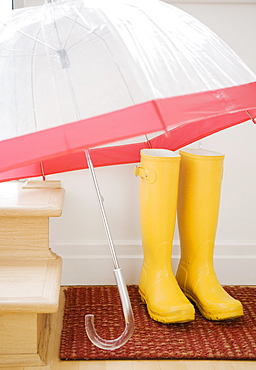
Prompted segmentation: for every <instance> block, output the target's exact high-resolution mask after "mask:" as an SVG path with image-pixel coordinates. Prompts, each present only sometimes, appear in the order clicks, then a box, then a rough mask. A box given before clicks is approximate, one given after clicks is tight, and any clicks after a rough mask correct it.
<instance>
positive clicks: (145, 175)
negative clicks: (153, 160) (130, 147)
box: [134, 166, 156, 184]
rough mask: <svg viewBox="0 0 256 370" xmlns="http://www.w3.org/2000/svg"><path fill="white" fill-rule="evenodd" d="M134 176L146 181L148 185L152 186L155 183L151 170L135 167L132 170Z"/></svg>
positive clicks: (154, 173) (154, 176)
mask: <svg viewBox="0 0 256 370" xmlns="http://www.w3.org/2000/svg"><path fill="white" fill-rule="evenodd" d="M134 175H135V176H140V177H141V178H142V179H145V180H147V182H148V183H149V184H153V183H154V182H155V181H156V172H155V171H154V170H153V169H152V168H150V169H145V168H143V167H138V166H136V167H135V169H134Z"/></svg>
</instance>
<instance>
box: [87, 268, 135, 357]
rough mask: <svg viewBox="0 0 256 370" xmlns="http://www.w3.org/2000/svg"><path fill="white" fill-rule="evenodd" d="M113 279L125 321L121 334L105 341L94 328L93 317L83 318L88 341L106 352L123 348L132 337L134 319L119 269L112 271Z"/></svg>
mask: <svg viewBox="0 0 256 370" xmlns="http://www.w3.org/2000/svg"><path fill="white" fill-rule="evenodd" d="M113 271H114V274H115V279H116V283H117V287H118V291H119V295H120V298H121V303H122V309H123V314H124V319H125V329H124V331H123V333H122V334H121V335H120V336H119V337H118V338H116V339H112V340H107V339H103V338H101V337H100V336H99V335H98V334H97V332H96V330H95V326H94V315H86V316H85V330H86V333H87V335H88V337H89V339H90V341H91V342H92V343H93V344H95V345H96V346H97V347H99V348H102V349H106V350H113V349H117V348H120V347H121V346H123V345H124V344H125V343H126V342H127V341H128V340H129V339H130V338H131V336H132V334H133V332H134V317H133V312H132V307H131V303H130V298H129V295H128V291H127V288H126V285H125V282H124V279H123V275H122V272H121V268H117V269H114V270H113Z"/></svg>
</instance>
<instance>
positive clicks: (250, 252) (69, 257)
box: [51, 241, 256, 285]
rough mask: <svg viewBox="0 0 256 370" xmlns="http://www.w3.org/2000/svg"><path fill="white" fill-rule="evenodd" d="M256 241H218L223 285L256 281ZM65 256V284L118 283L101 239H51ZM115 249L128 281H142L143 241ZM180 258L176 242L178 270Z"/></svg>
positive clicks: (217, 265)
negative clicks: (83, 240)
mask: <svg viewBox="0 0 256 370" xmlns="http://www.w3.org/2000/svg"><path fill="white" fill-rule="evenodd" d="M255 247H256V242H255V243H254V242H237V241H236V242H230V243H229V242H228V243H227V242H225V243H224V242H221V243H217V244H216V247H215V253H214V263H215V270H216V273H217V276H218V279H219V281H220V282H221V284H223V285H256V268H255V267H256V248H255ZM51 248H52V250H53V251H54V252H55V253H57V254H58V255H60V256H61V257H62V259H63V273H62V280H61V284H62V285H112V284H115V279H114V275H113V268H114V266H113V263H112V259H111V255H110V252H109V248H108V246H107V245H105V244H103V243H102V242H101V241H99V242H97V241H93V242H86V243H85V242H80V241H75V242H71V241H69V242H51ZM115 249H116V253H117V257H118V262H119V265H120V267H121V269H122V271H123V275H124V278H125V282H126V284H128V285H130V284H138V281H139V275H140V269H141V265H142V260H143V255H142V248H141V243H140V242H139V241H122V242H120V241H118V242H116V243H115ZM179 259H180V253H179V245H178V243H174V245H173V256H172V264H173V271H174V273H175V271H176V269H177V266H178V262H179Z"/></svg>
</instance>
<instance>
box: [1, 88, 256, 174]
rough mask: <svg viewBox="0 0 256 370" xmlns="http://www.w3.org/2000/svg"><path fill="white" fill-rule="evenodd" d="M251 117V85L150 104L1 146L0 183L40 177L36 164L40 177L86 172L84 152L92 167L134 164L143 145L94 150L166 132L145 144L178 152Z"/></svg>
mask: <svg viewBox="0 0 256 370" xmlns="http://www.w3.org/2000/svg"><path fill="white" fill-rule="evenodd" d="M250 117H252V119H255V118H256V82H252V83H249V84H245V85H239V86H234V87H229V88H225V89H218V90H214V91H207V92H201V93H196V94H189V95H182V96H176V97H171V98H165V99H157V100H152V101H149V102H146V103H142V104H138V105H135V106H132V107H128V108H125V109H122V110H119V111H115V112H112V113H107V114H104V115H101V116H97V117H93V118H88V119H85V120H81V121H78V122H73V123H69V124H66V125H62V126H58V127H55V128H51V129H47V130H42V131H38V132H35V133H32V134H27V135H23V136H19V137H16V138H13V139H8V140H4V141H2V142H0V171H1V173H0V181H7V180H13V179H18V178H27V177H35V176H40V175H41V174H42V173H41V166H40V161H41V162H43V167H44V173H45V175H47V174H53V173H59V172H66V171H72V170H78V169H82V168H86V167H87V163H86V159H85V156H84V153H83V152H81V150H83V149H86V148H92V149H91V150H90V153H91V158H92V160H93V163H94V166H96V167H97V166H108V165H117V164H125V163H136V162H139V154H140V153H139V152H140V149H142V148H145V147H147V146H148V144H147V143H145V142H141V143H136V144H129V145H122V146H111V147H104V148H95V149H93V147H96V146H99V145H103V144H108V143H111V142H114V141H117V140H122V139H127V138H131V137H135V136H139V135H142V134H145V133H153V132H156V131H161V130H168V135H167V134H166V133H165V134H162V135H160V136H158V137H156V138H154V139H152V140H150V144H151V146H152V147H154V148H165V149H170V150H177V149H179V148H181V147H183V146H185V145H188V144H190V143H192V142H194V141H196V140H199V139H202V138H203V137H206V136H208V135H211V134H213V133H216V132H218V131H221V130H223V129H226V128H228V127H231V126H234V125H237V124H239V123H242V122H245V121H247V120H249V119H250Z"/></svg>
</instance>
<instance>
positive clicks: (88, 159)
mask: <svg viewBox="0 0 256 370" xmlns="http://www.w3.org/2000/svg"><path fill="white" fill-rule="evenodd" d="M85 156H86V160H87V163H88V168H89V170H90V173H91V176H92V179H93V182H94V187H95V190H96V193H97V198H98V202H99V206H100V211H101V216H102V220H103V224H104V227H105V231H106V235H107V239H108V244H109V248H110V252H111V256H112V260H113V264H114V267H115V269H119V265H118V261H117V257H116V252H115V247H114V243H113V240H112V236H111V232H110V228H109V226H108V220H107V216H106V212H105V208H104V204H103V200H102V196H101V193H100V188H99V185H98V181H97V177H96V175H95V171H94V167H93V164H92V161H91V156H90V152H89V150H85Z"/></svg>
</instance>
